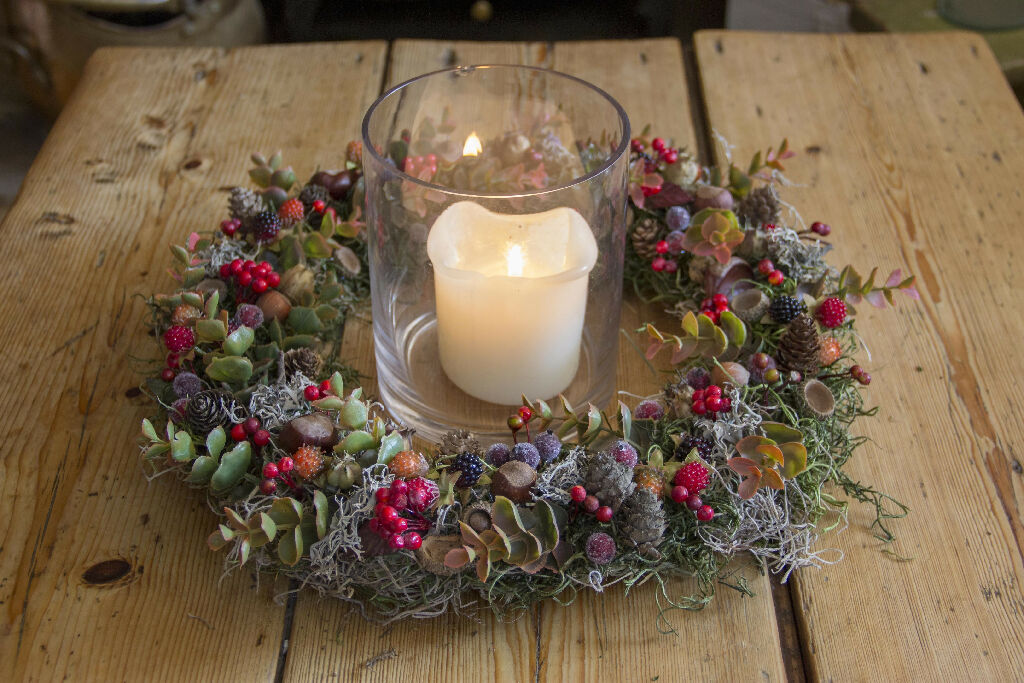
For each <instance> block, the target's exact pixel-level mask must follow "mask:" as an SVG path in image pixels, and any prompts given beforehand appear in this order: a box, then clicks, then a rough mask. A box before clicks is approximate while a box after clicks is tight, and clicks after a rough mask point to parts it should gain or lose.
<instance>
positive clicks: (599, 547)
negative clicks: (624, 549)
mask: <svg viewBox="0 0 1024 683" xmlns="http://www.w3.org/2000/svg"><path fill="white" fill-rule="evenodd" d="M587 558H588V559H589V560H590V561H591V562H593V563H594V564H608V563H609V562H611V561H612V560H614V559H615V541H614V539H612V537H611V536H609V535H608V534H606V533H604V532H603V531H595V532H594V533H592V534H590V538H588V539H587Z"/></svg>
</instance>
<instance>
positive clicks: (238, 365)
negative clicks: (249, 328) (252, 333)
mask: <svg viewBox="0 0 1024 683" xmlns="http://www.w3.org/2000/svg"><path fill="white" fill-rule="evenodd" d="M239 329H241V328H239ZM206 375H207V376H208V377H209V378H210V379H212V380H214V381H216V382H228V383H229V384H241V383H244V382H246V381H247V380H248V379H249V378H250V377H252V362H251V361H250V360H249V359H248V358H242V357H241V356H222V357H220V358H214V359H213V361H212V362H211V363H210V365H209V366H208V367H207V368H206Z"/></svg>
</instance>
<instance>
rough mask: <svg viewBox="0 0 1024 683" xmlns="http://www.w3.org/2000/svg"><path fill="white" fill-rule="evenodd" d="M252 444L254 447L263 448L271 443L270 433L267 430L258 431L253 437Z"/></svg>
mask: <svg viewBox="0 0 1024 683" xmlns="http://www.w3.org/2000/svg"><path fill="white" fill-rule="evenodd" d="M252 443H253V445H254V446H259V447H260V448H263V447H264V446H266V445H267V444H268V443H270V432H268V431H267V430H266V429H258V430H256V433H255V434H253V435H252Z"/></svg>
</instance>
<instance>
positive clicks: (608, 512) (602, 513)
mask: <svg viewBox="0 0 1024 683" xmlns="http://www.w3.org/2000/svg"><path fill="white" fill-rule="evenodd" d="M594 517H596V518H597V521H599V522H610V521H612V509H611V508H610V507H608V506H607V505H602V506H601V507H599V508H597V512H595V513H594Z"/></svg>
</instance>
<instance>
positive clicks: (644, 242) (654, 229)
mask: <svg viewBox="0 0 1024 683" xmlns="http://www.w3.org/2000/svg"><path fill="white" fill-rule="evenodd" d="M663 237H664V236H663V235H662V225H661V222H660V221H658V219H656V218H649V217H648V218H644V219H643V220H641V221H640V222H639V223H637V224H636V227H635V228H633V233H632V234H631V235H630V236H629V238H630V240H632V242H633V250H634V251H635V252H636V253H637V255H638V256H640V257H641V258H650V259H652V258H654V257H655V256H657V255H658V252H657V250H656V249H655V247H656V246H657V245H658V242H660V241H661V240H662V239H663Z"/></svg>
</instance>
